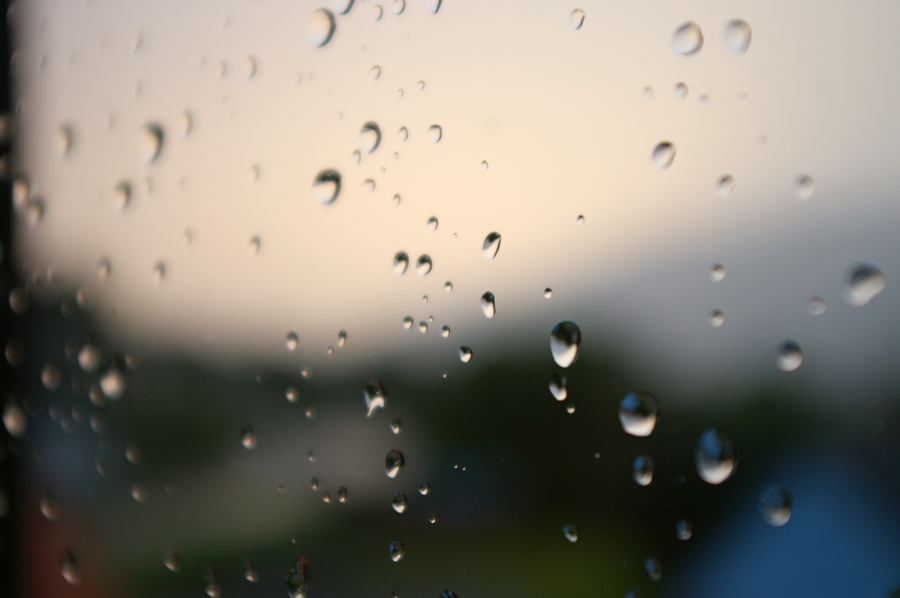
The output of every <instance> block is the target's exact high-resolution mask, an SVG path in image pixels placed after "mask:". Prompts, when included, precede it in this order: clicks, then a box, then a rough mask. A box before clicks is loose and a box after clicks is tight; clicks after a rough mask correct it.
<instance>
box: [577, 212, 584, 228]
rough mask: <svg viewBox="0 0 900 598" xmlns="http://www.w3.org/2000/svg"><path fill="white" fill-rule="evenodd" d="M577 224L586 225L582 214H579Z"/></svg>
mask: <svg viewBox="0 0 900 598" xmlns="http://www.w3.org/2000/svg"><path fill="white" fill-rule="evenodd" d="M575 224H577V225H578V226H581V225H583V224H584V216H583V215H582V214H579V215H578V217H577V218H575Z"/></svg>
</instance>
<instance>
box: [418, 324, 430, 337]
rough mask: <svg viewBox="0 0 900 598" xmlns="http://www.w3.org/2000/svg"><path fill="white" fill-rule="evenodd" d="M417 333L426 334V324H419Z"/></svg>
mask: <svg viewBox="0 0 900 598" xmlns="http://www.w3.org/2000/svg"><path fill="white" fill-rule="evenodd" d="M419 332H421V333H422V334H425V333H426V332H428V322H419Z"/></svg>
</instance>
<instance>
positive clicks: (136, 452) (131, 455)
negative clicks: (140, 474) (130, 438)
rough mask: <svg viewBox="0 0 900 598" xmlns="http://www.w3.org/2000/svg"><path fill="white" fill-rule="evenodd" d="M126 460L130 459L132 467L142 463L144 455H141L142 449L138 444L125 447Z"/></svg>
mask: <svg viewBox="0 0 900 598" xmlns="http://www.w3.org/2000/svg"><path fill="white" fill-rule="evenodd" d="M125 458H126V459H128V462H129V463H131V464H132V465H137V464H138V463H140V462H141V459H142V458H143V455H142V454H141V447H139V446H138V445H136V444H127V445H125Z"/></svg>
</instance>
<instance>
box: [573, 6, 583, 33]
mask: <svg viewBox="0 0 900 598" xmlns="http://www.w3.org/2000/svg"><path fill="white" fill-rule="evenodd" d="M583 24H584V11H583V10H581V9H580V8H576V9H575V10H573V11H572V13H571V14H570V15H569V27H570V28H571V29H572V31H578V30H579V29H581V26H582V25H583Z"/></svg>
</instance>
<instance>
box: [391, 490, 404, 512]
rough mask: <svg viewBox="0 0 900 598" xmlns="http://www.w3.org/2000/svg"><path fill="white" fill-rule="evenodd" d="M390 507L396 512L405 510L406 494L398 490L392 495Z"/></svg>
mask: <svg viewBox="0 0 900 598" xmlns="http://www.w3.org/2000/svg"><path fill="white" fill-rule="evenodd" d="M391 507H393V509H394V510H395V511H397V512H398V513H402V512H404V511H405V510H406V495H405V494H403V493H402V492H398V493H397V494H395V495H394V498H392V499H391Z"/></svg>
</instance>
